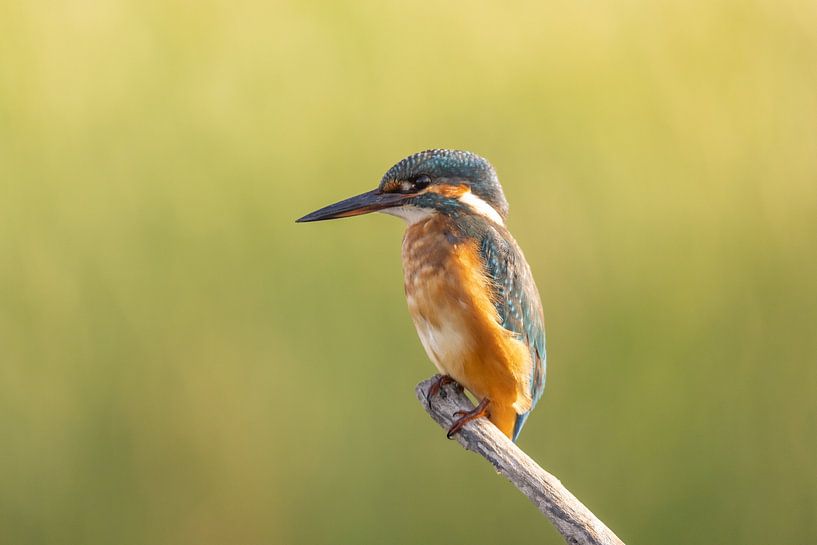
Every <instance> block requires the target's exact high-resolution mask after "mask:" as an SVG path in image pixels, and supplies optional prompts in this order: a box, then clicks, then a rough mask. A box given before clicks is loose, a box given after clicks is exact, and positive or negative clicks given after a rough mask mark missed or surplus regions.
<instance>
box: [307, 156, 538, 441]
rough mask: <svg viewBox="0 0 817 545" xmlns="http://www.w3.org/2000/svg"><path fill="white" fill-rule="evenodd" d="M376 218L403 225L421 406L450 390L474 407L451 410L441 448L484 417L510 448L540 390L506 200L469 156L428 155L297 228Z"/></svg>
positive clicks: (533, 295) (530, 302)
mask: <svg viewBox="0 0 817 545" xmlns="http://www.w3.org/2000/svg"><path fill="white" fill-rule="evenodd" d="M371 212H382V213H385V214H389V215H392V216H397V217H399V218H402V219H403V220H405V222H406V224H407V227H406V231H405V234H404V236H403V247H402V262H403V277H404V278H403V285H404V288H405V294H406V300H407V303H408V309H409V313H410V315H411V318H412V321H413V322H414V326H415V328H416V330H417V334H418V336H419V338H420V341H421V343H422V345H423V348H424V349H425V352H426V354H427V355H428V357H429V359H430V360H431V361H432V362H433V363H434V365H435V366H436V367H437V369H438V370H439V372H440V375H439V376H438V377H437V378H436V380H435V381H434V382H433V383H432V385H431V387H430V388H429V392H428V395H429V402H430V400H431V398H433V396H435V395H439V393H440V390H441V388H442V386H444V385H445V384H447V383H454V384H455V386H456V387H459V388H465V389H467V390H468V391H469V392H471V394H472V395H473V396H474V397H475V398H476V399H477V400H478V404H477V406H476V407H475V408H474V409H473V410H471V411H459V412H457V413H455V414H454V415H453V416H455V417H457V419H456V420H455V421H454V423H453V425H452V426H451V427H450V429H449V430H448V433H447V435H448V438H449V439H450V438H451V437H452V436H453V435H454V434H455V433H457V432H459V431H460V430H461V429H462V428H463V426H465V424H467V423H468V422H470V421H472V420H474V419H477V418H481V417H487V418H488V420H489V421H490V422H492V423H493V424H494V425H495V426H496V427H497V428H499V430H500V431H501V432H502V433H504V434H505V435H506V436H507V437H509V438H510V439H511V440H512V441H514V442H516V441H517V439H518V437H519V434H520V432H521V431H522V427H523V426H524V425H525V422H526V420H527V419H528V416H529V415H530V413H531V411H532V410H533V408H534V407H535V406H536V404H537V402H538V401H539V400H540V398H541V397H542V393H543V391H544V388H545V374H546V353H545V325H544V316H543V312H542V303H541V300H540V297H539V291H538V289H537V287H536V283H535V281H534V278H533V274H532V273H531V269H530V266H529V265H528V262H527V261H526V259H525V256H524V254H523V253H522V250H521V249H520V247H519V245H518V244H517V242H516V240H515V239H514V237H513V236H512V235H511V233H510V231H508V228H507V226H506V220H507V217H508V201H507V200H506V198H505V194H504V192H503V190H502V186H501V185H500V183H499V178H498V176H497V174H496V170H495V169H494V167H493V166H492V165H491V164H490V163H489V162H488V161H487V160H486V159H484V158H483V157H480V156H479V155H477V154H475V153H471V152H468V151H461V150H451V149H431V150H426V151H421V152H419V153H415V154H413V155H410V156H408V157H406V158H405V159H403V160H401V161H400V162H398V163H397V164H395V165H394V166H393V167H391V168H390V169H389V170H388V171H387V172H386V173H385V174H384V175H383V177H382V179H381V180H380V183H379V184H378V186H377V187H376V188H375V189H374V190H371V191H368V192H365V193H362V194H360V195H357V196H354V197H350V198H348V199H345V200H342V201H339V202H337V203H335V204H331V205H329V206H326V207H323V208H321V209H319V210H316V211H314V212H312V213H310V214H307V215H305V216H303V217H302V218H300V219H298V220H297V222H299V223H302V222H313V221H322V220H330V219H337V218H346V217H352V216H359V215H362V214H368V213H371Z"/></svg>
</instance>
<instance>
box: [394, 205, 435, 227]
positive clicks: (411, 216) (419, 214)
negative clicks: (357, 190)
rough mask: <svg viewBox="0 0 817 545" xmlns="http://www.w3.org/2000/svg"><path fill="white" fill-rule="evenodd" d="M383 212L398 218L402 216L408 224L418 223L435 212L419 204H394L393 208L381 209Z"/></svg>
mask: <svg viewBox="0 0 817 545" xmlns="http://www.w3.org/2000/svg"><path fill="white" fill-rule="evenodd" d="M381 212H383V213H384V214H388V215H390V216H397V217H398V218H403V219H404V220H406V223H407V224H409V225H414V224H415V223H419V222H421V221H423V220H425V219H428V218H429V217H431V215H432V214H434V213H436V210H432V209H430V208H420V207H419V206H412V205H410V204H407V205H405V206H396V207H394V208H386V209H384V210H381Z"/></svg>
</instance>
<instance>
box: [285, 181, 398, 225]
mask: <svg viewBox="0 0 817 545" xmlns="http://www.w3.org/2000/svg"><path fill="white" fill-rule="evenodd" d="M411 196H412V195H406V194H404V193H383V192H381V191H380V190H379V189H375V190H373V191H368V192H366V193H362V194H360V195H356V196H354V197H349V198H348V199H344V200H342V201H340V202H336V203H335V204H330V205H329V206H325V207H323V208H321V209H320V210H315V211H314V212H312V213H311V214H307V215H306V216H304V217H302V218H300V219H298V220H296V221H297V223H303V222H307V221H321V220H333V219H335V218H348V217H349V216H359V215H361V214H368V213H369V212H377V211H378V210H383V209H384V208H391V207H393V206H399V204H400V202H401V201H402V200H403V199H405V198H406V197H411Z"/></svg>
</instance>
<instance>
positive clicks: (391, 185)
mask: <svg viewBox="0 0 817 545" xmlns="http://www.w3.org/2000/svg"><path fill="white" fill-rule="evenodd" d="M399 189H400V182H398V181H397V180H390V181H388V182H386V183H385V184H384V185H383V188H382V190H383V192H384V193H394V192H395V191H397V190H399Z"/></svg>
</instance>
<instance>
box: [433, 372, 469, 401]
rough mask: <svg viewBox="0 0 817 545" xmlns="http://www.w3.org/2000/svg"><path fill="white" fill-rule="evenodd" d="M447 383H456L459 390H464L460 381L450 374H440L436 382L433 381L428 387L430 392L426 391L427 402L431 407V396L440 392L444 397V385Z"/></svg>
mask: <svg viewBox="0 0 817 545" xmlns="http://www.w3.org/2000/svg"><path fill="white" fill-rule="evenodd" d="M446 384H454V385H455V388H456V389H457V390H458V391H460V392H461V391H462V386H461V385H460V383H459V382H457V381H456V380H454V379H453V378H451V377H449V376H448V375H440V376H438V377H437V378H436V379H435V380H434V382H432V383H431V386H429V387H428V392H427V393H426V403H427V404H428V406H429V407H430V406H431V398H432V397H434V396H435V395H437V394H440V395H441V396H442V397H445V391H444V390H443V386H445V385H446Z"/></svg>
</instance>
